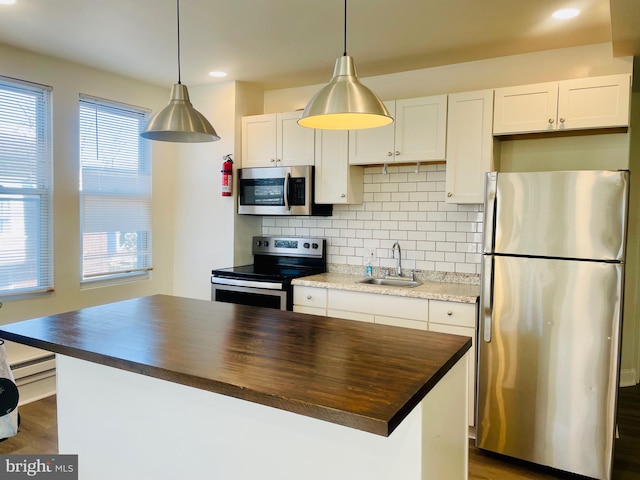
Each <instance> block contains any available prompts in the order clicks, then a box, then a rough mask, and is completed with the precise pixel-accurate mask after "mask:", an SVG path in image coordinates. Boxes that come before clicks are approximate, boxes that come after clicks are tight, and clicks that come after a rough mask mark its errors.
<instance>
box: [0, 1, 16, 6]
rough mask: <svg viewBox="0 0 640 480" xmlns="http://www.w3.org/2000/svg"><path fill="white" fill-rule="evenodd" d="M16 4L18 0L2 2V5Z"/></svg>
mask: <svg viewBox="0 0 640 480" xmlns="http://www.w3.org/2000/svg"><path fill="white" fill-rule="evenodd" d="M14 3H16V0H0V5H12V4H14Z"/></svg>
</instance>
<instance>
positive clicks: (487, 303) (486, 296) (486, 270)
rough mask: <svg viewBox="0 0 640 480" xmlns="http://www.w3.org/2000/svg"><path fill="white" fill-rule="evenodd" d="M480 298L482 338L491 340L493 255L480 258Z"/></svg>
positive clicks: (486, 341)
mask: <svg viewBox="0 0 640 480" xmlns="http://www.w3.org/2000/svg"><path fill="white" fill-rule="evenodd" d="M482 261H483V263H484V265H483V266H482V273H483V275H484V279H483V281H482V292H481V294H482V298H481V302H480V315H481V319H482V340H483V341H484V342H485V343H489V342H491V322H492V318H493V266H494V264H493V255H485V256H484V257H483V259H482Z"/></svg>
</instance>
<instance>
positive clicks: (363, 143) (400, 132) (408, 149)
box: [349, 95, 447, 165]
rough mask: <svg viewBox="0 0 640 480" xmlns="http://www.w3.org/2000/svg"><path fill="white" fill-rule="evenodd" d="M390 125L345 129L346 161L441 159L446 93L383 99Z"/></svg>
mask: <svg viewBox="0 0 640 480" xmlns="http://www.w3.org/2000/svg"><path fill="white" fill-rule="evenodd" d="M385 105H386V106H387V108H388V109H389V113H391V115H392V116H393V117H394V119H395V120H394V122H393V123H392V124H391V125H386V126H384V127H379V128H371V129H365V130H351V131H350V132H349V163H351V164H352V165H375V164H382V163H393V162H396V163H398V162H403V163H409V162H423V161H424V162H426V161H433V160H444V159H445V149H446V137H447V96H446V95H437V96H431V97H420V98H410V99H406V100H395V101H392V102H385Z"/></svg>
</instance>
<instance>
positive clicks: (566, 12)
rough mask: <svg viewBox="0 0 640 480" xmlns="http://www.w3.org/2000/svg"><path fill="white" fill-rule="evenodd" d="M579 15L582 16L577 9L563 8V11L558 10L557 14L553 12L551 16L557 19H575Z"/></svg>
mask: <svg viewBox="0 0 640 480" xmlns="http://www.w3.org/2000/svg"><path fill="white" fill-rule="evenodd" d="M578 15H580V10H578V9H577V8H563V9H562V10H556V11H555V12H553V14H551V16H552V17H553V18H557V19H566V18H573V17H577V16H578Z"/></svg>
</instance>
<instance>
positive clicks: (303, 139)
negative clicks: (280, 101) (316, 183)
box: [242, 112, 315, 168]
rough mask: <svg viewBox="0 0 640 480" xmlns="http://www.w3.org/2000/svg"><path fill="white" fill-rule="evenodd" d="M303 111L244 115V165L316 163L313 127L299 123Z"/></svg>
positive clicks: (271, 165)
mask: <svg viewBox="0 0 640 480" xmlns="http://www.w3.org/2000/svg"><path fill="white" fill-rule="evenodd" d="M300 115H301V112H285V113H269V114H264V115H250V116H246V117H242V167H244V168H247V167H275V166H278V167H283V166H284V167H286V166H295V165H313V164H314V155H315V136H314V130H313V129H312V128H305V127H301V126H300V125H298V123H297V121H298V119H299V118H300Z"/></svg>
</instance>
